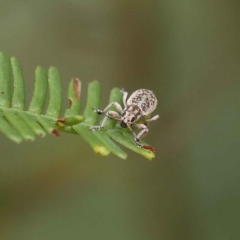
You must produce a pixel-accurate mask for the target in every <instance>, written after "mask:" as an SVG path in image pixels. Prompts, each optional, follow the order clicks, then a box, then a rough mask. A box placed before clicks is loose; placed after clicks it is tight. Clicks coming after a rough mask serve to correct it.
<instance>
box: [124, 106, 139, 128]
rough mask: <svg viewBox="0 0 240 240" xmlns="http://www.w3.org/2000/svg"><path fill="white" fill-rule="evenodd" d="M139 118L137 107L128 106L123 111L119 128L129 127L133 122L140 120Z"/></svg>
mask: <svg viewBox="0 0 240 240" xmlns="http://www.w3.org/2000/svg"><path fill="white" fill-rule="evenodd" d="M141 116H142V114H141V110H140V108H139V107H138V106H136V105H131V106H128V107H127V108H126V109H124V111H123V114H122V117H121V122H120V126H121V127H123V128H126V127H127V125H129V126H130V125H132V124H133V123H134V122H136V121H137V120H139V119H140V118H141Z"/></svg>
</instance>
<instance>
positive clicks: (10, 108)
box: [0, 53, 155, 160]
mask: <svg viewBox="0 0 240 240" xmlns="http://www.w3.org/2000/svg"><path fill="white" fill-rule="evenodd" d="M12 77H13V81H14V87H13V93H12V87H11V86H12ZM48 88H49V102H48V107H47V110H46V113H45V114H43V109H44V107H45V104H46V99H47V93H48ZM25 97H26V95H25V87H24V76H23V72H22V69H21V66H20V64H19V62H18V60H17V59H16V58H15V57H12V58H11V59H9V58H8V57H6V56H5V55H4V54H3V53H0V131H1V132H2V133H3V134H4V135H5V136H6V137H7V138H9V139H10V140H12V141H14V142H16V143H20V142H22V141H23V140H26V141H34V140H35V138H36V135H39V136H41V137H44V136H45V135H46V132H47V133H51V134H54V135H55V136H59V132H60V131H62V132H67V133H73V134H79V135H81V136H82V137H83V138H84V139H85V140H86V141H87V142H88V143H89V144H90V146H91V147H92V148H93V150H94V151H95V152H96V153H98V154H100V155H102V156H107V155H108V154H109V153H113V154H115V155H116V156H118V157H120V158H122V159H126V157H127V154H126V153H125V152H124V151H123V150H122V149H121V148H120V147H119V146H118V145H117V144H116V143H115V142H114V141H113V140H112V139H114V140H115V141H116V142H118V143H120V144H121V145H123V146H125V147H127V148H129V149H131V150H132V151H135V152H137V153H139V154H141V155H143V156H144V157H146V158H147V159H149V160H152V159H153V158H154V157H155V155H154V153H153V151H152V148H151V147H150V146H147V144H145V143H144V144H145V148H138V147H137V146H136V145H135V143H134V141H133V137H132V135H131V134H130V133H129V132H128V131H126V129H123V128H120V127H118V126H115V124H116V121H114V120H111V119H109V120H108V122H107V124H106V126H105V128H104V129H102V130H100V131H96V132H92V131H89V128H90V127H91V126H93V125H94V124H95V122H96V121H97V120H98V114H96V113H95V112H94V111H93V108H99V106H100V85H99V82H98V81H93V82H91V83H89V85H88V95H87V105H86V107H85V109H84V111H83V115H80V110H81V82H80V81H79V80H78V79H76V78H74V79H72V80H71V82H70V84H69V89H68V99H69V103H70V107H69V109H66V110H65V112H64V114H63V116H64V117H63V118H60V114H61V110H62V87H61V79H60V75H59V72H58V70H57V69H56V68H54V67H50V68H49V70H48V73H47V72H46V71H45V70H44V69H43V68H42V67H37V68H36V71H35V88H34V93H33V97H32V100H31V102H30V105H29V108H28V110H26V109H25ZM113 101H116V102H118V103H120V104H122V93H121V91H120V89H118V88H114V89H113V90H112V91H111V94H110V102H113Z"/></svg>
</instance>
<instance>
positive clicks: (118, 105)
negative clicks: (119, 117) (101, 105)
mask: <svg viewBox="0 0 240 240" xmlns="http://www.w3.org/2000/svg"><path fill="white" fill-rule="evenodd" d="M112 106H114V107H115V108H116V110H117V111H118V112H119V113H121V114H122V113H123V109H122V106H121V105H120V104H119V103H117V102H112V103H110V104H108V105H107V107H105V109H104V110H100V109H97V108H94V112H96V113H97V114H104V113H106V112H107V110H108V109H109V108H110V107H112Z"/></svg>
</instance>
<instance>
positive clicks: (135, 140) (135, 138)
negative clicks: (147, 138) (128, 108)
mask: <svg viewBox="0 0 240 240" xmlns="http://www.w3.org/2000/svg"><path fill="white" fill-rule="evenodd" d="M127 127H128V129H129V131H130V132H131V133H132V135H133V139H134V142H135V144H136V145H137V146H138V147H142V145H141V144H140V143H139V140H138V139H137V134H136V133H135V132H134V131H133V130H132V128H131V126H130V125H128V124H127Z"/></svg>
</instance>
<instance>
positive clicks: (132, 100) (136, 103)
mask: <svg viewBox="0 0 240 240" xmlns="http://www.w3.org/2000/svg"><path fill="white" fill-rule="evenodd" d="M122 93H123V105H124V109H123V108H122V106H121V105H120V104H119V103H117V102H112V103H110V104H109V105H108V106H107V107H106V108H105V109H104V110H100V109H95V108H94V112H96V113H98V114H102V115H105V117H104V119H103V121H102V123H101V125H99V126H92V127H90V130H91V131H96V130H100V129H101V128H104V126H105V124H106V122H107V119H108V118H110V119H114V120H116V121H119V122H120V126H121V127H123V128H126V127H127V128H128V129H129V131H130V132H131V133H132V134H133V137H134V142H135V144H136V145H137V146H138V147H143V146H142V145H141V144H140V142H139V140H140V138H143V137H144V136H146V135H147V133H148V131H149V130H148V123H149V122H152V121H155V120H157V119H158V118H159V115H155V116H154V117H150V114H151V113H152V112H153V111H154V110H155V109H156V107H157V98H156V96H155V95H154V93H153V92H152V91H151V90H147V89H139V90H136V91H135V92H133V93H132V95H131V96H130V97H129V98H128V99H127V97H128V93H127V92H126V91H124V90H123V89H122ZM112 106H115V108H116V110H117V111H108V109H109V108H110V107H112ZM139 122H141V123H139ZM131 126H136V127H137V128H138V129H140V132H139V133H138V134H136V133H135V132H134V131H133V130H132V128H131Z"/></svg>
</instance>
